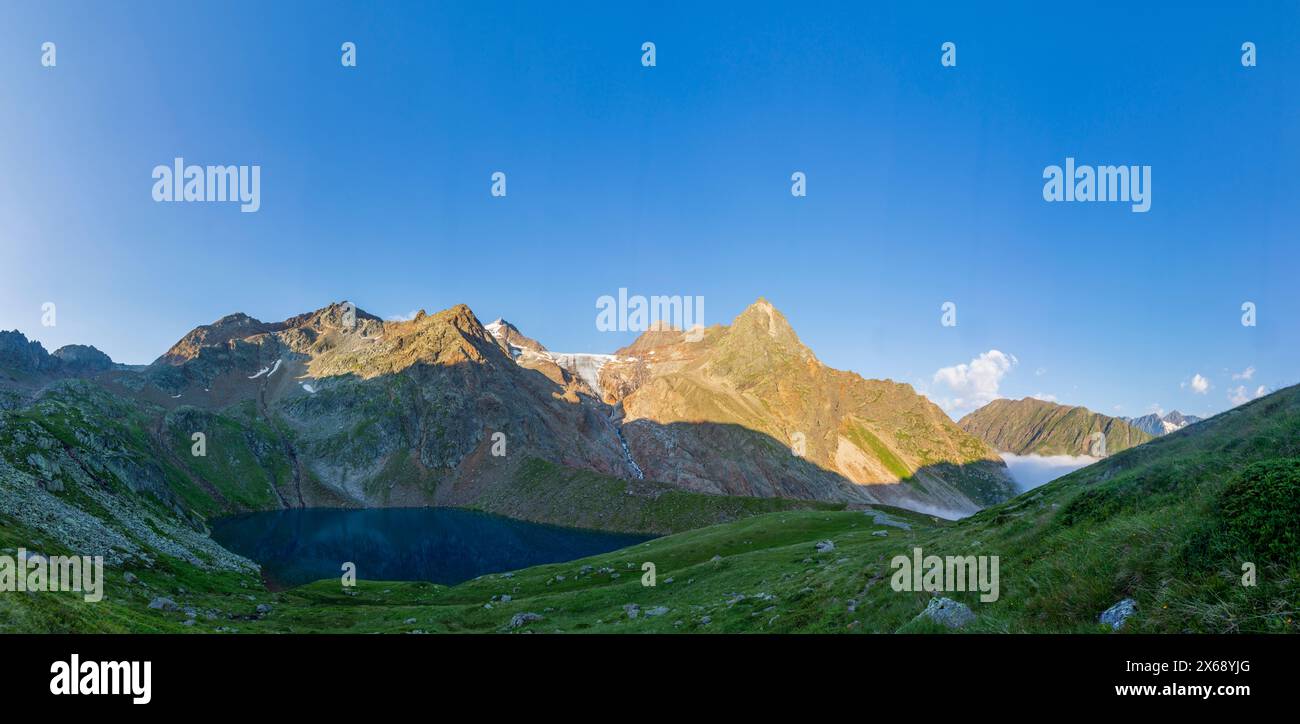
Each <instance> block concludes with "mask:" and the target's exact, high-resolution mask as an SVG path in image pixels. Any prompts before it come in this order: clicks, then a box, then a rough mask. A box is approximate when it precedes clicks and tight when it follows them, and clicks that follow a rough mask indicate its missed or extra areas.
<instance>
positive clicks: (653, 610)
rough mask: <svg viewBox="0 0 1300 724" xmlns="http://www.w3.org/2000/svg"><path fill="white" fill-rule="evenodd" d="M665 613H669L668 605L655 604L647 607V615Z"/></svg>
mask: <svg viewBox="0 0 1300 724" xmlns="http://www.w3.org/2000/svg"><path fill="white" fill-rule="evenodd" d="M665 613H668V607H667V606H655V607H654V608H650V609H646V612H645V615H647V616H662V615H664V614H665Z"/></svg>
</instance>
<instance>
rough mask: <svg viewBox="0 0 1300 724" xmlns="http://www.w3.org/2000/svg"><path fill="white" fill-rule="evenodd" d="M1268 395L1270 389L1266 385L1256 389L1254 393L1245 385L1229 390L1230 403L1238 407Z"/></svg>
mask: <svg viewBox="0 0 1300 724" xmlns="http://www.w3.org/2000/svg"><path fill="white" fill-rule="evenodd" d="M1267 394H1268V388H1267V387H1265V386H1264V385H1260V386H1259V387H1256V388H1255V392H1254V393H1251V391H1250V390H1247V389H1246V386H1245V385H1237V386H1236V387H1230V388H1228V402H1231V403H1232V406H1233V407H1236V406H1237V405H1240V404H1243V403H1246V402H1250V401H1251V400H1256V399H1259V398H1261V397H1263V396H1264V395H1267Z"/></svg>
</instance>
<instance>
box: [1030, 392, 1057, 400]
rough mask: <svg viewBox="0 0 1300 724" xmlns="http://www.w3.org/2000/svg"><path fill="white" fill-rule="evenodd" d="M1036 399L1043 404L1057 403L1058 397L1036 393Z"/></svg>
mask: <svg viewBox="0 0 1300 724" xmlns="http://www.w3.org/2000/svg"><path fill="white" fill-rule="evenodd" d="M1034 399H1035V400H1042V401H1043V402H1056V395H1049V394H1047V393H1046V392H1035V393H1034Z"/></svg>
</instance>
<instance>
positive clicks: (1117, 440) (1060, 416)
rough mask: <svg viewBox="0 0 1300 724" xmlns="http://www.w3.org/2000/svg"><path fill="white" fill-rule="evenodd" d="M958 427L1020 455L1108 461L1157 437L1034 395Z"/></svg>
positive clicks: (993, 406)
mask: <svg viewBox="0 0 1300 724" xmlns="http://www.w3.org/2000/svg"><path fill="white" fill-rule="evenodd" d="M957 424H958V425H959V426H960V427H961V428H962V429H963V430H965V431H967V432H969V433H971V434H972V435H975V436H976V437H978V438H980V439H981V440H983V441H984V442H986V443H988V444H989V445H992V446H993V447H994V448H995V449H997V450H999V451H1002V452H1009V453H1014V454H1016V455H1073V456H1079V455H1088V456H1092V457H1105V456H1106V455H1112V454H1114V453H1117V452H1119V451H1121V450H1126V449H1128V448H1130V447H1134V446H1136V445H1141V444H1142V443H1144V442H1147V441H1149V440H1151V439H1152V438H1153V436H1152V435H1150V434H1149V433H1147V432H1144V431H1143V430H1140V429H1138V428H1136V427H1133V426H1132V425H1130V424H1129V423H1127V422H1125V421H1124V420H1122V419H1120V418H1116V417H1110V416H1107V415H1102V414H1100V413H1097V412H1093V411H1091V410H1089V409H1088V408H1086V407H1071V406H1068V405H1060V404H1057V403H1055V402H1047V401H1045V400H1039V399H1036V398H1032V397H1026V398H1023V399H1020V400H1010V399H1005V398H1004V399H998V400H994V401H992V402H990V403H989V404H987V405H985V406H984V407H981V408H980V409H978V410H976V411H974V412H972V413H970V414H969V415H966V416H965V417H963V418H962V419H961V420H960V421H959V422H958V423H957ZM1103 439H1104V441H1105V444H1104V445H1101V444H1100V443H1101V441H1102V440H1103Z"/></svg>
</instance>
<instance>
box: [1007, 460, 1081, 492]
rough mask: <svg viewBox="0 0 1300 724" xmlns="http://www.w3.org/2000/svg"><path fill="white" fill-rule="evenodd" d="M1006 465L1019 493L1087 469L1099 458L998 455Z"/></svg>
mask: <svg viewBox="0 0 1300 724" xmlns="http://www.w3.org/2000/svg"><path fill="white" fill-rule="evenodd" d="M999 454H1000V455H1001V456H1002V460H1003V461H1004V462H1005V463H1006V464H1007V472H1009V473H1011V479H1012V480H1014V481H1015V483H1016V488H1018V489H1019V491H1020V492H1022V493H1023V492H1025V491H1026V490H1032V489H1034V488H1037V487H1038V486H1040V485H1042V484H1043V483H1050V482H1052V481H1053V480H1056V479H1057V478H1059V477H1061V476H1062V475H1065V474H1067V473H1072V472H1074V471H1075V470H1078V469H1079V468H1083V467H1087V466H1089V465H1092V464H1093V463H1095V462H1097V461H1098V460H1099V459H1100V458H1094V457H1092V456H1090V455H1016V454H1014V453H999Z"/></svg>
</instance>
